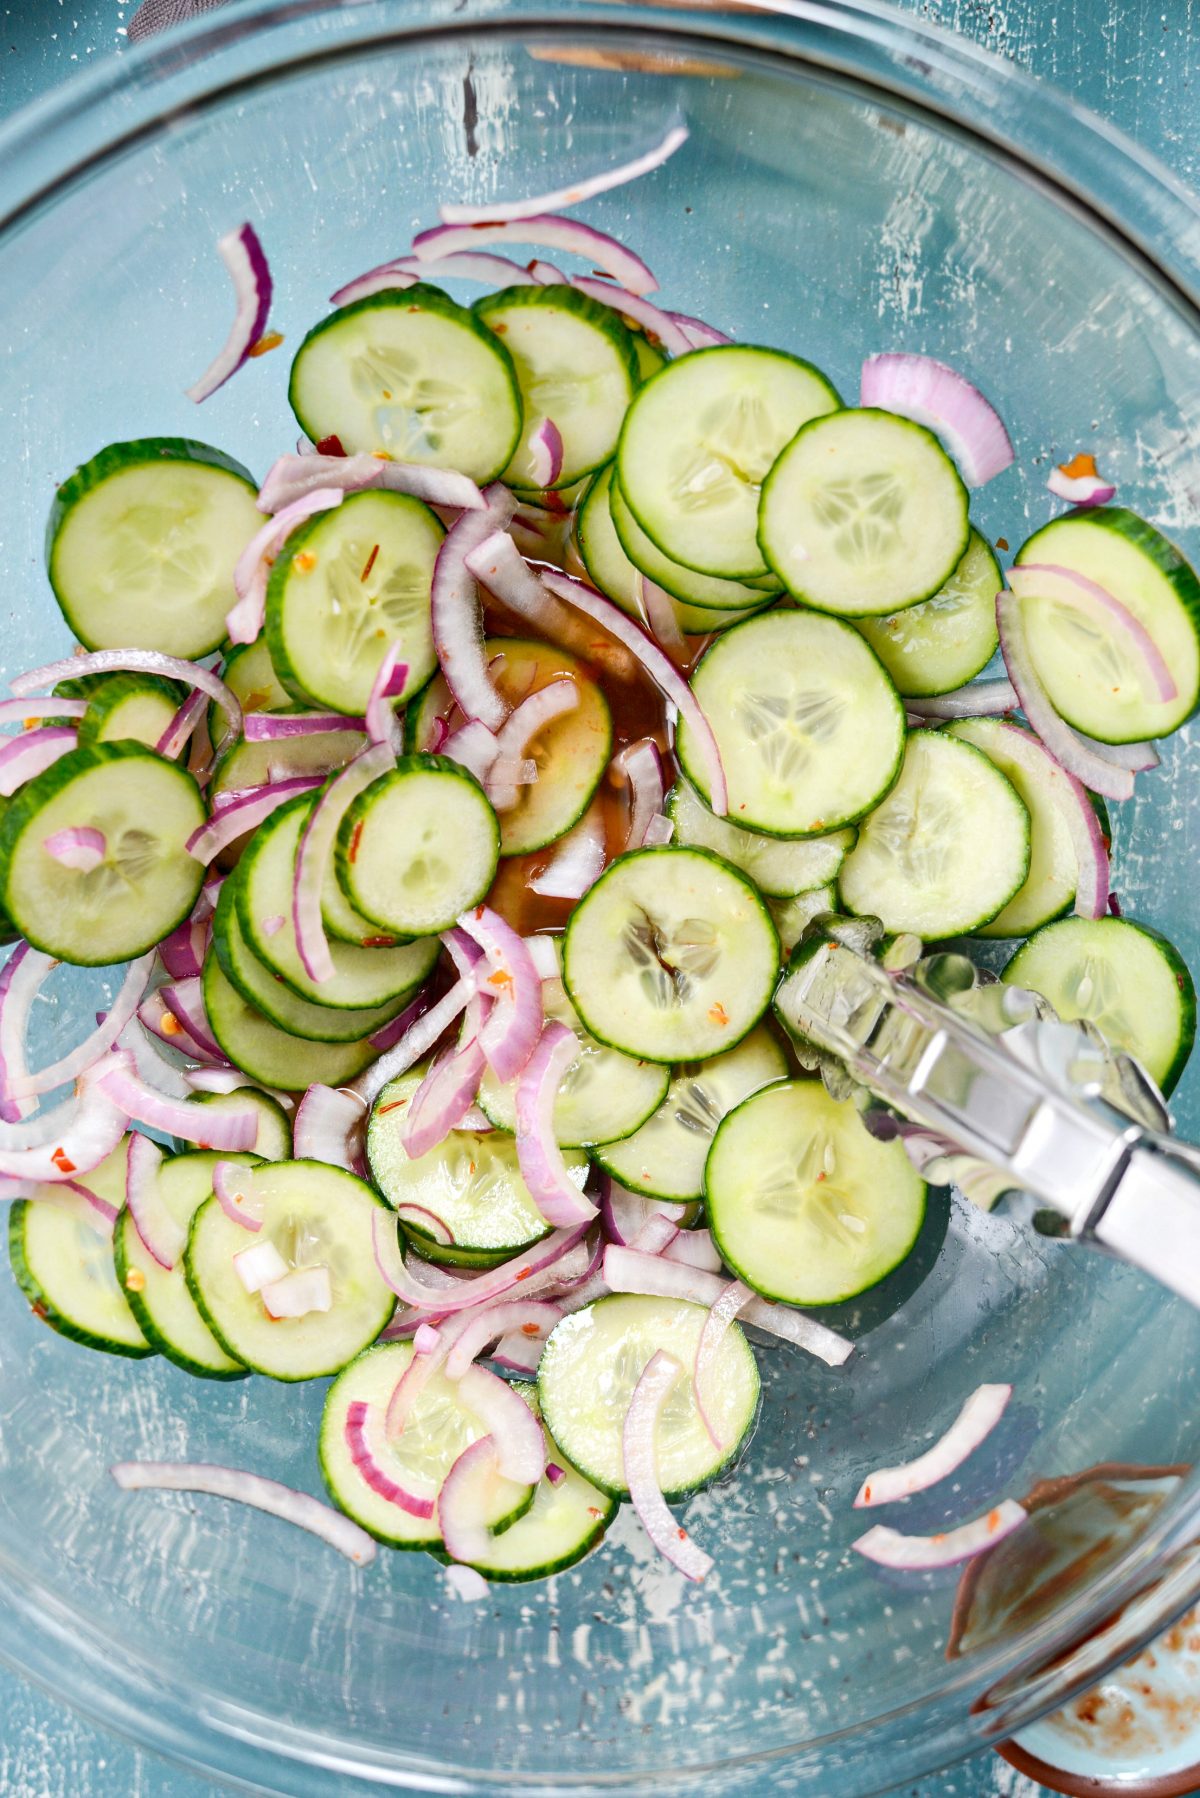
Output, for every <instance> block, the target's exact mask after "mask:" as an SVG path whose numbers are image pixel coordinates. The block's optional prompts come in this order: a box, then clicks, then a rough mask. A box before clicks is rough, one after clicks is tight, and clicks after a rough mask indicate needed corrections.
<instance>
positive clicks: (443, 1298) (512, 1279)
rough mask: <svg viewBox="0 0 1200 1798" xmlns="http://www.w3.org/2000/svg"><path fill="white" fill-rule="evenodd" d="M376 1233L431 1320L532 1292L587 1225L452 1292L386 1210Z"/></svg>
mask: <svg viewBox="0 0 1200 1798" xmlns="http://www.w3.org/2000/svg"><path fill="white" fill-rule="evenodd" d="M0 1171H3V1170H0ZM371 1232H372V1237H373V1243H374V1250H375V1265H376V1267H377V1268H378V1270H379V1274H380V1277H381V1279H382V1280H383V1281H384V1283H385V1284H386V1285H387V1286H389V1287H390V1288H391V1290H392V1291H393V1292H394V1293H395V1294H396V1297H397V1298H399V1299H403V1300H404V1303H405V1304H406V1305H414V1306H416V1307H417V1308H418V1309H419V1310H421V1311H424V1312H426V1313H427V1314H428V1315H430V1316H433V1317H439V1316H449V1315H450V1314H451V1313H452V1312H457V1311H465V1310H467V1309H468V1307H471V1306H476V1305H483V1304H487V1303H488V1302H489V1301H490V1300H492V1299H498V1298H502V1297H503V1296H504V1295H505V1294H506V1293H509V1292H512V1291H513V1290H514V1288H516V1287H521V1288H522V1289H523V1290H524V1291H526V1292H532V1291H533V1290H534V1289H533V1288H532V1287H530V1286H526V1284H525V1283H526V1281H528V1280H530V1279H532V1278H533V1277H534V1276H535V1275H536V1274H539V1273H541V1271H542V1270H543V1269H544V1268H552V1267H554V1266H555V1265H556V1264H557V1263H558V1262H559V1261H561V1260H562V1259H563V1258H564V1256H565V1255H566V1254H567V1251H568V1250H569V1249H573V1248H574V1247H575V1244H576V1243H577V1242H580V1241H582V1239H583V1237H584V1235H585V1234H586V1232H587V1226H586V1224H577V1225H576V1226H575V1228H574V1229H573V1230H555V1231H554V1233H553V1234H552V1235H550V1236H546V1237H543V1238H542V1240H541V1242H539V1243H535V1244H534V1246H533V1247H532V1248H530V1249H526V1250H525V1252H524V1254H522V1255H517V1256H514V1258H513V1259H512V1260H511V1261H506V1262H504V1263H503V1264H502V1266H500V1267H494V1268H491V1269H489V1271H488V1272H487V1273H484V1274H477V1275H475V1276H473V1277H472V1278H471V1279H464V1280H456V1281H455V1282H454V1285H453V1287H452V1288H447V1287H445V1286H436V1285H434V1284H433V1283H432V1270H430V1271H429V1272H428V1273H427V1275H426V1279H427V1280H429V1282H430V1283H428V1284H426V1283H425V1281H424V1280H419V1279H417V1277H416V1276H415V1275H414V1273H413V1272H412V1270H411V1268H409V1267H408V1266H407V1265H406V1263H405V1260H404V1257H403V1256H402V1255H401V1253H400V1243H399V1239H398V1237H397V1235H396V1228H395V1223H394V1221H393V1220H390V1219H388V1218H386V1217H384V1215H383V1213H382V1212H380V1213H379V1214H378V1215H377V1216H375V1217H373V1218H372V1219H371Z"/></svg>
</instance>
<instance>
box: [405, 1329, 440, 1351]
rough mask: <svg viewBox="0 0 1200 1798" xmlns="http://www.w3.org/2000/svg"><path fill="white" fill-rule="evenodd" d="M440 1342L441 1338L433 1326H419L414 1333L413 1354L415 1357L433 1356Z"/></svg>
mask: <svg viewBox="0 0 1200 1798" xmlns="http://www.w3.org/2000/svg"><path fill="white" fill-rule="evenodd" d="M440 1341H441V1337H440V1336H439V1335H438V1333H437V1331H436V1330H435V1329H434V1327H433V1325H432V1324H418V1325H417V1328H416V1329H415V1331H414V1332H413V1339H412V1344H413V1353H414V1355H432V1353H433V1352H434V1350H435V1349H436V1348H437V1346H438V1343H439V1342H440Z"/></svg>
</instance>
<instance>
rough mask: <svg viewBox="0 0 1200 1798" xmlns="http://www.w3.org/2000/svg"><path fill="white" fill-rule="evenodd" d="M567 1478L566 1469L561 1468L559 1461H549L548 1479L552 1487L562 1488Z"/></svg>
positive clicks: (547, 1468) (547, 1465)
mask: <svg viewBox="0 0 1200 1798" xmlns="http://www.w3.org/2000/svg"><path fill="white" fill-rule="evenodd" d="M566 1477H567V1475H566V1469H565V1468H562V1467H560V1466H559V1465H558V1462H557V1461H547V1463H546V1478H547V1479H548V1480H549V1482H550V1484H551V1485H552V1486H560V1485H561V1484H562V1482H563V1481H564V1480H565V1479H566Z"/></svg>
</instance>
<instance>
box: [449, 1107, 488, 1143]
mask: <svg viewBox="0 0 1200 1798" xmlns="http://www.w3.org/2000/svg"><path fill="white" fill-rule="evenodd" d="M454 1128H455V1129H456V1130H470V1131H471V1132H472V1134H473V1135H475V1136H490V1134H491V1133H492V1131H493V1130H494V1129H495V1125H494V1124H493V1123H492V1120H491V1119H490V1118H489V1117H488V1115H487V1113H486V1111H481V1110H480V1108H479V1106H478V1105H468V1106H467V1109H466V1110H465V1111H464V1112H463V1114H462V1116H461V1118H460V1119H459V1120H458V1123H457V1124H456V1125H455V1126H454Z"/></svg>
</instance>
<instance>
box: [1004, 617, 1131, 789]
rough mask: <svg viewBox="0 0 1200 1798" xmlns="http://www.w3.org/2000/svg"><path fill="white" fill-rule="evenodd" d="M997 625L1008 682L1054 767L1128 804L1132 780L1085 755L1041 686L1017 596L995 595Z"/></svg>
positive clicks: (1099, 759)
mask: <svg viewBox="0 0 1200 1798" xmlns="http://www.w3.org/2000/svg"><path fill="white" fill-rule="evenodd" d="M996 623H997V625H998V627H999V631H1000V651H1001V654H1002V655H1003V657H1004V665H1005V667H1006V668H1007V669H1008V673H1009V678H1010V680H1011V681H1012V684H1013V686H1014V687H1015V688H1016V691H1017V696H1018V698H1019V699H1020V702H1021V710H1022V711H1023V712H1024V714H1025V716H1026V718H1027V719H1028V720H1029V723H1030V724H1031V725H1032V727H1033V729H1034V730H1035V731H1036V732H1037V734H1038V736H1039V737H1041V739H1042V741H1043V743H1044V744H1045V745H1046V748H1047V749H1048V750H1049V751H1050V753H1051V755H1052V756H1053V757H1054V759H1055V761H1056V762H1057V763H1058V764H1059V766H1060V767H1061V768H1064V769H1065V770H1066V772H1067V773H1068V774H1073V775H1074V776H1075V778H1076V780H1079V781H1082V783H1083V785H1084V786H1085V787H1090V788H1091V790H1092V792H1093V793H1102V794H1103V795H1104V797H1105V798H1106V799H1128V798H1130V797H1131V796H1132V793H1133V775H1132V774H1131V773H1130V772H1129V771H1128V770H1127V769H1124V768H1118V767H1117V766H1116V765H1115V764H1114V763H1112V762H1109V761H1106V760H1105V759H1104V758H1103V757H1102V756H1100V755H1097V754H1096V753H1095V751H1093V750H1090V749H1085V747H1084V746H1083V744H1082V743H1081V742H1080V740H1079V738H1078V737H1077V736H1076V735H1075V733H1074V732H1073V731H1072V730H1071V728H1070V726H1069V725H1067V724H1065V723H1064V722H1063V720H1062V719H1061V718H1060V717H1059V715H1058V713H1057V712H1056V711H1055V709H1054V706H1053V703H1052V702H1051V699H1050V695H1049V694H1048V693H1047V691H1046V689H1045V687H1044V686H1043V685H1042V681H1041V677H1040V675H1039V674H1038V671H1037V669H1036V668H1035V667H1034V663H1033V656H1032V655H1031V653H1030V649H1029V639H1028V637H1027V636H1026V634H1025V621H1024V619H1023V618H1022V616H1021V601H1020V600H1019V599H1018V597H1017V595H1016V594H1015V593H998V594H997V595H996Z"/></svg>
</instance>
